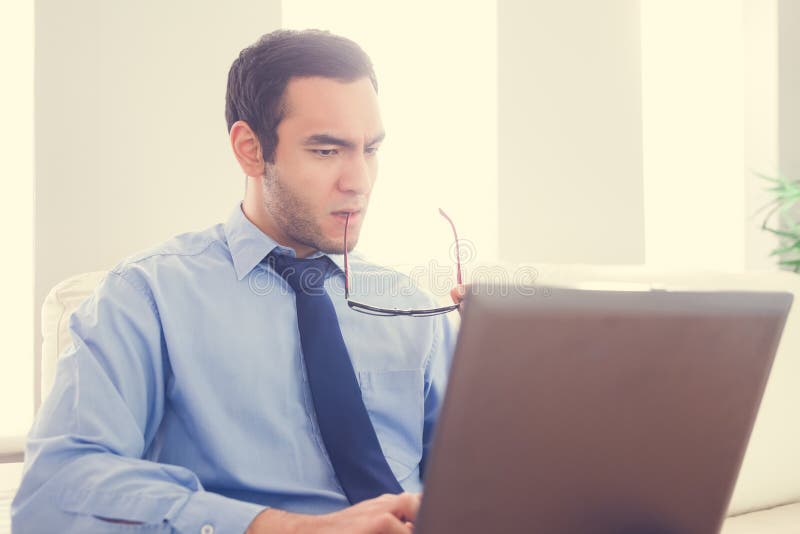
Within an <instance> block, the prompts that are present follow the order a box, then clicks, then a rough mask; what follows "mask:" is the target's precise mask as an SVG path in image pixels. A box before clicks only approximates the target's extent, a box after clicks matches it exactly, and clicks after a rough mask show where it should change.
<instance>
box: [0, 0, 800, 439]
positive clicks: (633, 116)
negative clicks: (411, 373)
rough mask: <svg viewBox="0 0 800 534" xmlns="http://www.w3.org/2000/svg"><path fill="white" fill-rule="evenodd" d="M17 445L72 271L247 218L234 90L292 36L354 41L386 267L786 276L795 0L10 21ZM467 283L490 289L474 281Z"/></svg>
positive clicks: (11, 430)
mask: <svg viewBox="0 0 800 534" xmlns="http://www.w3.org/2000/svg"><path fill="white" fill-rule="evenodd" d="M0 20H2V22H0V41H1V43H0V44H1V46H0V54H2V58H1V59H2V62H0V64H2V65H3V69H2V72H3V83H2V87H1V88H0V91H2V98H1V99H0V106H1V107H2V117H3V120H2V122H0V135H1V136H2V139H0V141H1V144H0V146H2V157H0V169H1V171H0V172H1V173H2V180H1V181H0V204H1V205H2V209H0V217H2V226H0V232H2V240H3V243H4V250H5V261H3V266H2V270H3V271H2V272H3V276H2V277H0V284H1V285H2V287H0V294H2V295H3V296H4V300H5V304H4V305H3V306H0V314H1V315H0V325H2V328H3V339H4V346H5V347H6V348H5V350H4V354H3V355H2V358H0V406H1V407H2V408H0V438H2V437H7V436H15V435H22V434H25V433H26V432H27V431H28V428H29V426H30V423H31V420H32V417H33V413H34V401H33V399H34V398H35V395H36V388H37V387H38V382H37V380H35V376H36V375H35V373H36V370H37V363H36V362H37V361H38V357H39V346H40V344H41V338H40V335H39V334H38V332H39V324H40V323H39V309H40V307H41V304H42V301H43V299H44V297H45V295H46V294H47V293H48V291H49V290H50V289H51V288H52V287H53V286H54V285H55V284H56V283H58V282H59V281H60V280H63V279H64V278H66V277H68V276H71V275H74V274H78V273H81V272H86V271H95V270H104V269H109V268H111V267H112V266H113V265H115V264H116V263H117V262H118V261H119V260H120V259H122V258H124V257H126V256H128V255H130V254H132V253H134V252H136V251H137V250H140V249H142V248H145V247H149V246H151V245H154V244H157V243H159V242H161V241H163V240H165V239H167V238H169V237H170V236H172V235H174V234H177V233H181V232H185V231H191V230H198V229H202V228H205V227H207V226H210V225H213V224H215V223H217V222H221V221H224V220H225V218H226V217H227V215H228V213H230V211H231V210H232V209H233V208H234V206H235V205H236V204H237V202H238V201H239V200H240V199H241V197H242V194H243V190H244V177H243V175H242V173H241V171H240V170H239V168H238V166H237V164H236V162H235V160H234V158H233V156H232V154H231V152H230V149H229V144H228V137H227V131H226V127H225V121H224V96H225V84H226V79H227V71H228V68H229V66H230V64H231V62H232V61H233V59H234V58H235V57H236V56H237V55H238V52H239V51H240V50H241V49H242V48H243V47H245V46H247V45H249V44H251V43H253V42H254V41H255V40H256V39H257V38H258V37H259V36H260V35H262V34H264V33H267V32H269V31H271V30H274V29H277V28H280V27H287V28H308V27H315V28H322V29H328V30H331V31H333V32H335V33H340V34H343V35H345V36H348V37H351V38H352V39H354V40H355V41H357V42H358V43H359V44H361V45H362V47H363V48H364V49H365V50H366V51H367V53H368V54H370V56H371V57H372V59H373V62H374V63H375V67H376V71H377V75H378V79H379V84H380V100H381V104H382V112H383V119H384V123H385V126H386V129H387V133H388V137H387V140H386V142H385V144H384V146H383V147H382V149H381V155H380V161H381V171H380V173H379V179H378V182H377V186H376V189H375V191H374V193H373V200H372V205H371V208H370V213H369V217H368V218H367V224H366V225H365V229H364V232H363V233H362V239H361V242H360V244H359V248H360V249H361V250H362V252H364V253H365V254H366V255H368V256H370V257H371V258H372V259H373V260H374V261H376V262H379V263H382V264H387V265H442V266H449V265H452V254H451V250H450V249H451V241H452V237H451V234H450V233H449V228H448V227H447V225H446V223H445V222H444V221H442V220H441V217H439V215H438V213H437V211H436V210H437V208H438V207H442V208H444V209H445V210H446V211H447V212H448V213H449V214H450V215H451V216H452V218H453V220H454V221H455V223H456V225H457V227H458V230H459V234H460V236H461V237H462V238H463V239H464V243H466V248H467V254H468V255H469V256H468V257H467V258H465V261H466V263H467V265H466V266H465V270H466V271H467V273H468V270H469V266H470V264H473V265H475V264H478V263H479V262H482V263H492V262H526V263H533V264H536V263H540V262H541V263H591V264H646V265H654V266H659V267H665V268H674V269H708V270H715V271H742V270H754V269H777V268H779V265H778V264H777V260H776V257H775V256H770V252H771V251H772V250H774V249H775V248H776V246H778V242H777V241H776V237H775V235H774V234H773V233H770V232H766V231H764V230H762V229H761V224H762V221H763V216H764V214H765V212H764V211H763V210H762V211H760V212H759V211H758V210H759V208H761V207H763V206H765V205H767V204H769V203H770V202H771V201H773V197H772V195H773V194H774V193H772V192H770V191H767V190H766V185H768V184H767V182H765V180H764V179H762V178H760V177H758V176H757V175H756V172H758V173H764V174H766V175H769V176H778V175H785V176H794V177H798V176H800V2H797V1H793V0H641V1H639V0H562V1H558V2H553V1H550V0H497V1H488V0H485V1H475V2H456V1H450V0H448V1H443V0H442V1H436V2H429V1H427V2H423V1H416V0H407V1H404V2H402V3H401V2H388V1H386V2H375V1H373V2H367V1H346V0H337V1H335V2H328V1H321V0H317V1H312V0H285V1H281V0H258V1H256V0H231V1H228V2H224V3H223V2H197V1H196V0H195V1H190V0H171V1H163V0H139V1H132V0H129V1H122V0H70V1H64V0H36V1H28V2H23V1H16V2H11V3H5V4H4V7H3V8H2V16H0ZM467 279H468V275H467Z"/></svg>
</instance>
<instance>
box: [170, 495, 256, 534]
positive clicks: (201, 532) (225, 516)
mask: <svg viewBox="0 0 800 534" xmlns="http://www.w3.org/2000/svg"><path fill="white" fill-rule="evenodd" d="M264 510H266V507H264V506H262V505H260V504H253V503H249V502H245V501H238V500H236V499H230V498H228V497H224V496H222V495H219V494H217V493H211V492H209V491H197V492H194V493H192V494H191V495H190V496H189V498H188V499H187V500H186V503H185V504H184V505H183V506H182V507H181V508H180V509H179V510H178V512H177V513H176V514H175V517H173V518H167V520H168V522H169V524H170V525H171V526H172V527H173V528H174V529H175V530H177V531H178V532H180V533H182V534H183V533H186V534H227V533H229V532H230V533H241V534H244V533H245V532H246V531H247V527H249V526H250V523H252V522H253V519H255V517H256V516H257V515H258V514H259V513H261V512H263V511H264Z"/></svg>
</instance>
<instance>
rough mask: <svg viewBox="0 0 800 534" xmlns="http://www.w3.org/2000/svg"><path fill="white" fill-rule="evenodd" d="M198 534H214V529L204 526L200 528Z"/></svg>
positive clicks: (207, 525) (210, 526)
mask: <svg viewBox="0 0 800 534" xmlns="http://www.w3.org/2000/svg"><path fill="white" fill-rule="evenodd" d="M200 534H214V527H213V526H212V525H209V524H205V525H203V526H202V527H201V528H200Z"/></svg>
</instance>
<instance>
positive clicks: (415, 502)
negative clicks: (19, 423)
mask: <svg viewBox="0 0 800 534" xmlns="http://www.w3.org/2000/svg"><path fill="white" fill-rule="evenodd" d="M420 502H421V499H420V494H419V493H401V494H400V495H398V496H397V499H395V502H394V505H395V506H394V508H393V509H392V513H393V514H394V515H395V516H396V517H397V518H398V519H400V520H402V521H414V520H416V519H417V512H418V511H419V505H420Z"/></svg>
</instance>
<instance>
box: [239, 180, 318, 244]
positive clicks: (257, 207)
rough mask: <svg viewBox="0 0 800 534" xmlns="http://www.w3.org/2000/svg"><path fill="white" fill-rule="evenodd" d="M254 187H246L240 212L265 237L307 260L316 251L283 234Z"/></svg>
mask: <svg viewBox="0 0 800 534" xmlns="http://www.w3.org/2000/svg"><path fill="white" fill-rule="evenodd" d="M256 189H257V188H255V187H248V188H247V191H246V192H245V196H244V201H243V202H242V212H243V213H244V216H245V217H247V219H248V220H249V221H250V222H251V223H253V224H254V225H256V227H257V228H258V229H259V230H261V231H262V232H264V233H265V234H266V235H268V236H269V237H271V238H272V239H274V240H275V241H276V242H277V243H278V244H279V245H283V246H284V247H289V248H292V249H294V252H295V255H296V256H297V257H298V258H307V257H308V256H310V255H312V254H313V253H314V252H316V249H315V248H313V247H309V246H308V245H304V244H302V243H297V242H295V241H294V240H293V239H291V238H290V237H289V236H287V235H286V234H285V233H284V232H282V231H281V229H280V226H279V225H278V224H277V222H276V221H275V218H274V217H273V216H272V215H271V214H270V213H269V212H268V211H267V210H266V209H265V208H264V203H263V202H261V199H260V198H258V194H256V193H255V190H256Z"/></svg>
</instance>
